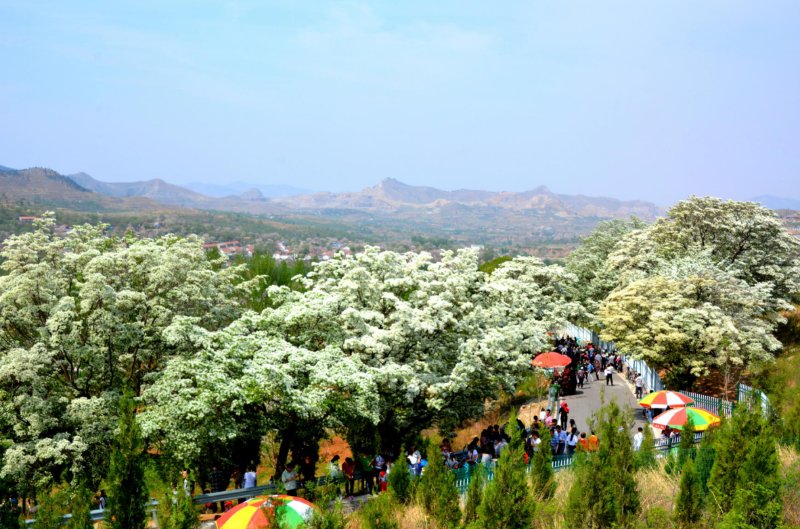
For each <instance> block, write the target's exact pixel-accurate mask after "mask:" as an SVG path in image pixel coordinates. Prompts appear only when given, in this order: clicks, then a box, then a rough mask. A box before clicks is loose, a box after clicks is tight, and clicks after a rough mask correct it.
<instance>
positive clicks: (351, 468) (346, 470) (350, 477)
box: [342, 457, 356, 500]
mask: <svg viewBox="0 0 800 529" xmlns="http://www.w3.org/2000/svg"><path fill="white" fill-rule="evenodd" d="M342 473H343V474H344V476H345V480H346V481H345V484H344V492H345V494H346V495H347V499H349V500H352V499H353V491H354V490H355V485H356V462H355V461H353V458H352V457H346V458H345V459H344V463H342Z"/></svg>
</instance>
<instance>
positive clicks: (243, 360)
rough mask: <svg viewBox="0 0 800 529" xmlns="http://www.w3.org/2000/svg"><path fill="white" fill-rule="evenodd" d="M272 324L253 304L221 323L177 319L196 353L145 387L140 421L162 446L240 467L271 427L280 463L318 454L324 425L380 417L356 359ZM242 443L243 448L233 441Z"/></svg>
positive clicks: (175, 336)
mask: <svg viewBox="0 0 800 529" xmlns="http://www.w3.org/2000/svg"><path fill="white" fill-rule="evenodd" d="M268 325H269V323H268V322H267V321H266V320H265V319H264V318H262V317H261V316H259V315H256V314H254V313H247V314H245V315H244V316H243V317H242V318H241V319H239V320H237V321H236V322H235V323H233V324H232V325H230V326H229V327H227V328H225V329H223V330H220V331H217V332H206V331H203V330H202V329H198V328H196V327H195V326H194V325H193V324H192V322H191V321H190V320H188V319H183V320H181V321H178V322H176V323H175V324H174V325H173V326H172V328H171V329H170V330H169V336H170V339H171V340H175V341H176V342H182V347H187V348H195V349H196V351H197V352H196V353H195V354H194V355H192V356H190V357H175V358H174V359H172V360H171V361H170V362H169V364H168V365H167V367H166V368H165V369H164V370H163V371H162V372H161V373H160V374H158V375H155V376H154V377H152V378H153V380H152V383H151V384H150V385H149V386H148V387H147V389H146V390H145V392H144V395H143V403H144V405H145V409H144V411H143V412H142V413H141V415H140V421H141V424H142V429H143V431H144V433H145V435H146V436H147V437H148V438H150V439H151V440H153V441H154V442H156V443H157V444H159V445H160V448H161V449H162V450H161V451H162V452H163V453H165V454H168V455H169V456H171V457H172V458H174V459H175V460H177V461H179V462H182V463H192V464H196V463H199V462H200V461H201V460H203V459H206V460H207V461H208V460H209V459H208V458H210V460H211V461H214V462H221V463H223V464H232V465H233V466H243V465H245V464H248V463H249V462H250V461H252V460H254V459H256V458H257V457H258V448H259V446H258V442H259V441H260V439H261V438H262V437H263V435H264V434H265V433H266V432H268V431H270V430H272V431H275V432H277V434H278V437H279V438H280V440H281V447H280V451H279V461H278V463H279V467H281V469H282V466H283V464H284V463H285V462H286V457H287V455H288V453H289V450H290V449H291V450H292V452H293V453H294V455H295V457H301V456H302V455H309V456H311V457H313V458H314V459H316V453H317V451H316V444H315V443H318V442H319V440H320V439H321V438H322V437H323V435H324V434H325V431H326V430H327V429H330V428H333V429H336V428H342V426H343V424H345V423H346V422H348V421H350V420H353V419H356V418H358V419H360V418H365V419H367V420H371V421H373V422H374V421H376V420H377V392H376V389H375V385H374V383H373V381H372V379H371V377H369V376H368V375H365V371H366V370H365V368H364V366H361V365H359V364H358V361H357V359H354V358H349V357H347V356H345V355H344V354H343V353H342V351H341V350H340V349H336V348H333V347H326V348H323V349H319V350H315V351H310V350H308V349H304V348H301V347H296V346H293V345H291V344H289V343H288V342H286V341H284V340H282V339H280V338H277V337H275V336H274V334H273V333H271V332H268V331H265V330H264V328H265V327H268ZM248 442H249V443H250V444H249V446H248ZM253 442H254V444H253ZM242 443H244V444H242ZM308 443H312V444H313V446H314V449H313V450H308V448H307V446H306V444H308ZM237 444H238V446H240V447H241V448H242V451H241V452H238V451H234V450H231V447H232V446H237ZM221 454H229V455H228V457H222V458H221V457H220V455H221ZM225 459H227V460H225Z"/></svg>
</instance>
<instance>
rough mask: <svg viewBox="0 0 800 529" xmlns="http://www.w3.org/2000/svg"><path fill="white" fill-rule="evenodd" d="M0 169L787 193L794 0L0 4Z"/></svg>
mask: <svg viewBox="0 0 800 529" xmlns="http://www.w3.org/2000/svg"><path fill="white" fill-rule="evenodd" d="M0 31H2V36H0V100H2V101H3V104H2V105H0V123H3V125H4V126H3V127H0V164H2V165H7V166H10V167H14V168H25V167H30V166H44V167H50V168H52V169H54V170H57V171H59V172H61V173H65V174H68V173H75V172H81V171H82V172H86V173H88V174H90V175H92V176H93V177H95V178H97V179H99V180H103V181H131V180H146V179H151V178H162V179H164V180H167V181H169V182H172V183H175V184H179V185H185V184H187V183H190V182H206V183H225V182H233V181H244V182H252V183H260V184H272V185H276V184H284V185H290V186H295V187H299V188H307V189H313V190H318V191H358V190H360V189H362V188H364V187H367V186H372V185H375V184H377V183H378V182H380V181H381V180H382V179H384V178H395V179H397V180H400V181H401V182H404V183H407V184H411V185H426V186H431V187H437V188H440V189H448V190H451V189H461V188H469V189H485V190H491V191H501V190H506V191H524V190H529V189H533V188H535V187H537V186H540V185H544V186H547V187H548V188H549V189H551V190H552V191H553V192H556V193H563V194H585V195H592V196H609V197H614V198H620V199H643V200H648V201H652V202H655V203H657V204H659V205H666V204H670V203H672V202H675V201H676V200H679V199H681V198H684V197H686V196H688V195H690V194H696V195H714V196H721V197H724V198H735V199H749V198H754V197H756V196H759V195H774V196H779V197H787V198H800V178H798V174H800V157H798V156H797V153H798V152H800V134H799V133H800V119H798V118H800V71H798V68H799V67H800V63H799V62H798V60H797V57H800V53H799V52H800V4H798V3H796V2H794V1H788V0H769V1H765V2H760V3H758V4H757V5H756V4H755V3H752V2H746V1H731V2H723V1H721V0H719V1H717V0H714V1H709V2H705V3H702V4H697V3H693V2H689V1H688V0H680V1H676V2H671V3H669V4H666V3H665V4H653V3H648V4H645V3H641V2H634V1H613V0H610V1H609V2H603V3H599V2H590V1H574V2H569V3H558V4H553V3H549V2H537V3H529V2H518V1H511V2H509V3H507V4H504V9H503V10H498V9H497V8H496V6H492V5H487V4H484V3H480V2H454V1H446V2H440V3H436V4H434V5H430V4H429V3H425V2H419V1H410V2H404V3H402V4H395V3H388V2H373V3H362V2H331V3H325V4H321V3H320V4H314V5H313V6H311V5H310V4H303V5H296V4H293V3H287V2H280V1H265V2H256V1H240V2H214V1H204V2H186V1H183V2H170V3H169V4H167V5H161V4H160V3H157V2H133V1H124V2H116V3H113V5H111V4H109V5H102V4H101V5H97V4H95V3H94V2H88V1H85V2H84V1H81V2H71V3H70V4H69V5H66V4H62V3H59V2H51V1H43V2H37V3H35V4H33V3H29V2H24V1H17V0H11V1H6V2H3V3H2V4H0Z"/></svg>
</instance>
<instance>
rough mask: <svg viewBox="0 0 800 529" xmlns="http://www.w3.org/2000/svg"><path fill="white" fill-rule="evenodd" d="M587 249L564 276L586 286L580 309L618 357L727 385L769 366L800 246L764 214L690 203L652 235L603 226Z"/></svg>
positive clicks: (799, 272)
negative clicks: (711, 376) (711, 375)
mask: <svg viewBox="0 0 800 529" xmlns="http://www.w3.org/2000/svg"><path fill="white" fill-rule="evenodd" d="M590 242H591V243H592V244H590V245H587V246H585V247H584V248H582V249H581V250H579V251H578V252H576V255H574V256H572V257H570V262H569V263H568V266H567V267H568V269H570V270H573V271H575V272H576V273H577V274H578V275H579V276H581V277H588V278H589V281H588V282H582V283H579V284H578V286H579V288H580V289H583V293H582V295H583V297H585V298H592V299H593V302H592V303H587V307H588V308H589V309H590V310H591V311H594V312H595V316H596V318H595V319H594V322H595V324H596V326H597V327H600V328H601V335H602V336H603V337H604V338H605V339H607V340H613V341H614V342H615V343H616V345H617V347H618V348H619V349H620V350H622V351H625V352H626V353H628V354H632V355H634V356H637V357H639V358H644V359H645V360H647V361H648V363H649V364H650V365H652V366H653V367H656V368H663V369H666V370H667V371H668V372H671V373H677V374H680V373H685V374H690V375H693V376H700V375H704V374H707V373H708V372H709V370H710V369H712V368H715V369H719V370H720V371H721V372H722V373H723V375H725V377H726V379H727V378H728V377H732V376H733V374H734V373H740V372H741V370H742V369H744V368H747V367H750V366H752V365H754V364H757V363H761V362H769V361H770V360H772V359H773V358H774V352H775V351H776V350H777V349H778V348H779V347H780V343H779V342H778V340H776V339H775V337H774V335H773V332H774V330H775V327H776V325H777V323H779V322H780V321H782V316H781V311H783V310H786V309H789V308H791V307H792V303H791V301H793V300H796V299H797V296H798V292H800V282H799V281H800V261H798V259H799V258H800V241H798V240H797V239H796V238H794V237H792V236H791V235H790V234H789V233H788V232H787V231H786V230H785V228H784V226H783V224H782V223H781V222H780V220H779V219H778V218H777V217H776V216H775V215H774V213H773V212H772V211H770V210H768V209H766V208H763V207H761V206H759V205H758V204H755V203H748V202H733V201H723V200H720V199H716V198H698V197H691V198H690V199H688V200H686V201H684V202H681V203H679V204H677V205H676V206H674V207H673V208H672V209H671V210H670V211H669V213H668V215H667V217H665V218H663V219H660V220H658V221H657V222H656V223H655V224H653V225H652V226H649V227H642V226H635V225H628V226H623V225H621V224H616V225H606V226H602V227H601V229H600V233H598V234H595V235H594V236H592V240H591V241H590ZM593 255H594V256H596V257H598V258H597V259H596V260H595V261H594V262H595V263H596V268H594V269H590V268H589V266H587V264H588V263H591V262H592V256H593ZM593 266H595V265H593ZM578 297H580V296H578ZM726 381H727V380H726Z"/></svg>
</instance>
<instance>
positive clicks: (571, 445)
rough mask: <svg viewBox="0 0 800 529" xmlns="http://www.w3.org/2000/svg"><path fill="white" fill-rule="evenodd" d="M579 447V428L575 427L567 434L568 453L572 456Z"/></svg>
mask: <svg viewBox="0 0 800 529" xmlns="http://www.w3.org/2000/svg"><path fill="white" fill-rule="evenodd" d="M577 447H578V429H577V428H573V429H572V431H570V433H569V435H568V436H567V455H568V456H571V455H572V454H574V453H575V449H576V448H577Z"/></svg>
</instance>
